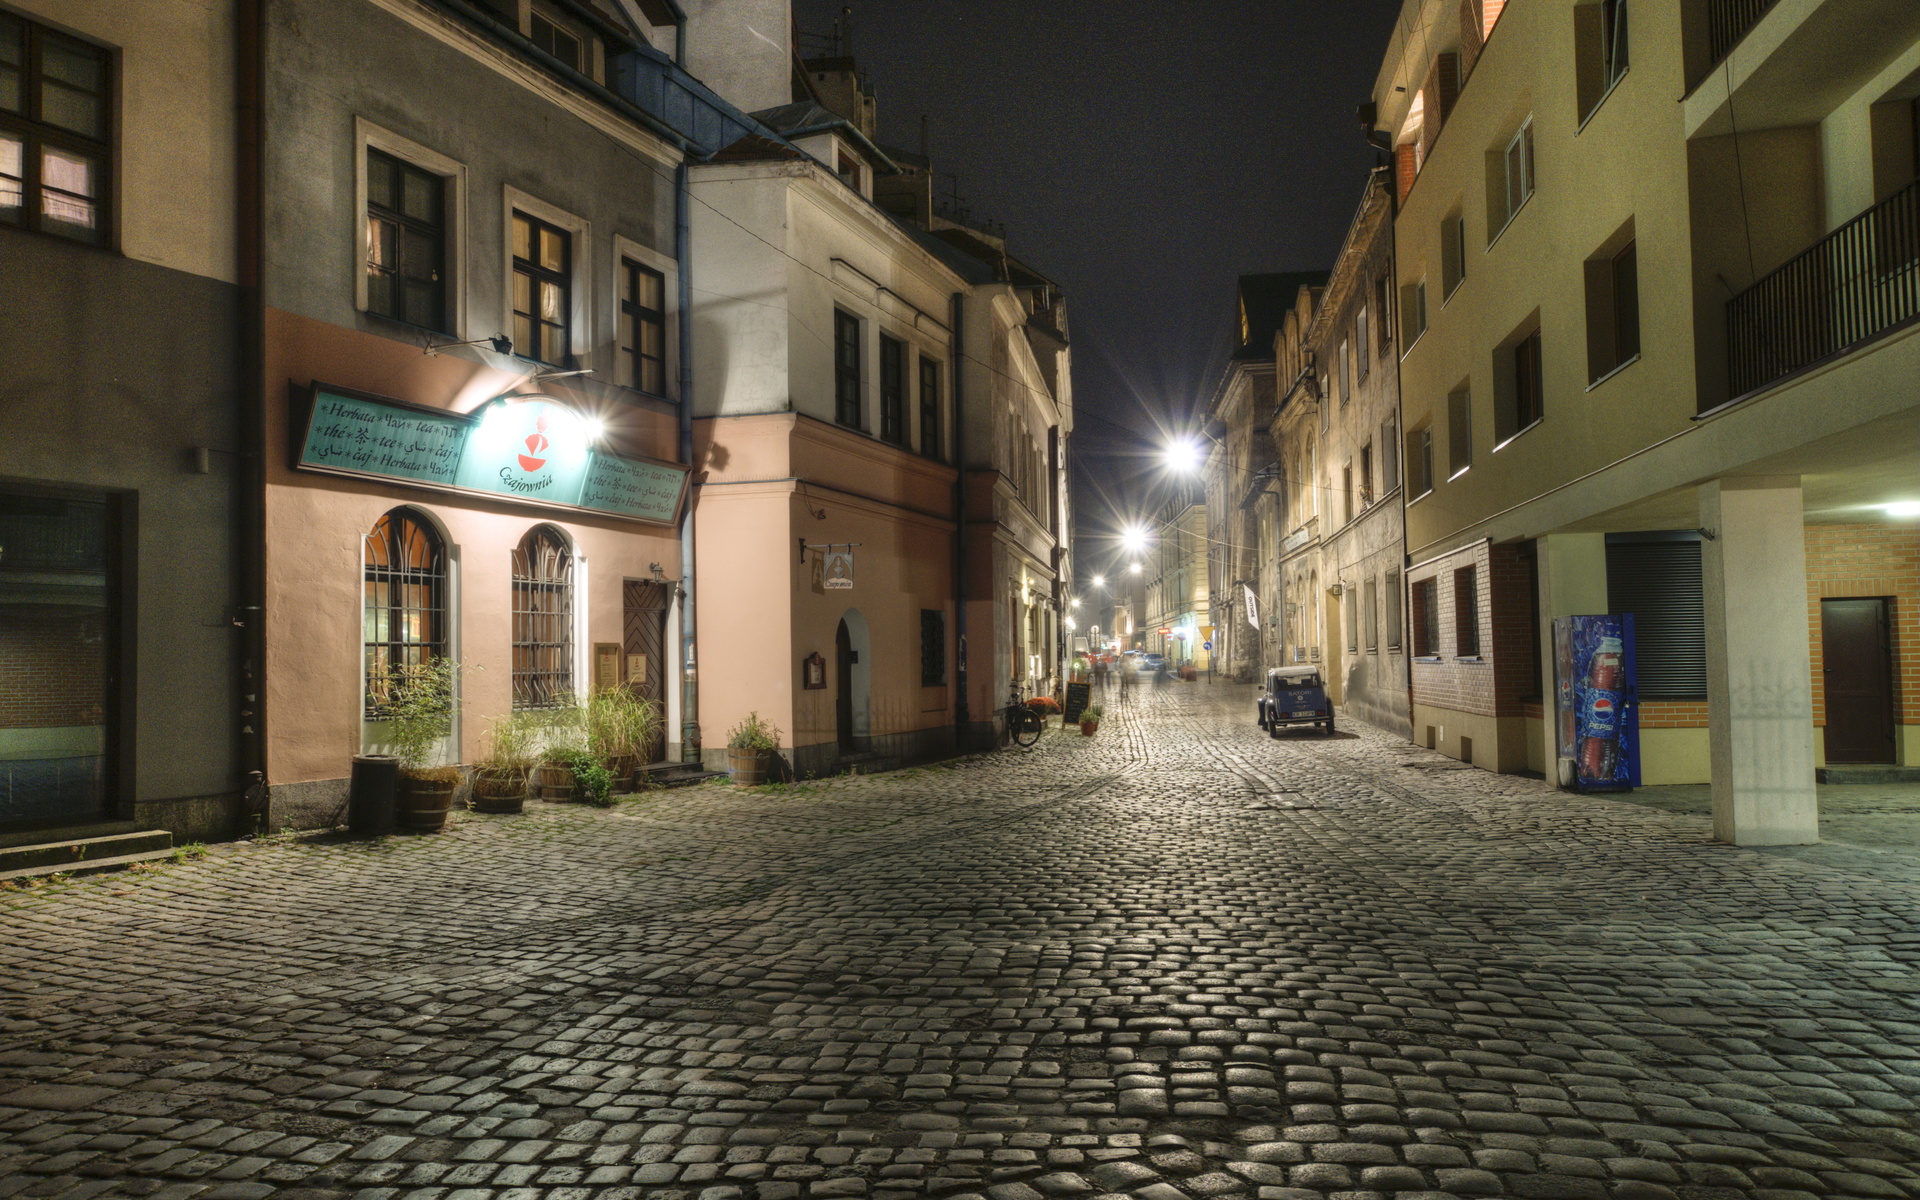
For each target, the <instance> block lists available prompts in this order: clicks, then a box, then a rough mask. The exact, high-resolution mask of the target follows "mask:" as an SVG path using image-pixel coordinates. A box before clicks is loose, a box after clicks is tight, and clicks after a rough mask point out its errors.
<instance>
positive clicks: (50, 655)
mask: <svg viewBox="0 0 1920 1200" xmlns="http://www.w3.org/2000/svg"><path fill="white" fill-rule="evenodd" d="M112 518H113V514H112V511H111V509H110V507H109V504H108V502H107V500H106V498H105V497H96V498H74V497H71V496H54V495H46V494H34V493H29V492H20V491H11V490H5V489H0V828H6V827H19V826H32V825H55V824H67V823H73V822H82V821H89V820H98V819H101V818H103V817H106V816H108V815H109V812H108V809H109V797H110V794H111V792H110V785H109V777H110V775H111V766H112V764H111V761H110V756H109V749H108V748H109V745H110V744H111V740H110V737H109V729H110V724H111V720H112V711H111V710H112V706H113V703H112V688H111V686H110V675H111V671H110V668H111V664H112V661H113V642H114V630H115V628H116V625H115V614H114V602H113V601H114V580H113V578H112V575H113V572H112V562H111V549H112V544H113V537H112V534H113V520H112Z"/></svg>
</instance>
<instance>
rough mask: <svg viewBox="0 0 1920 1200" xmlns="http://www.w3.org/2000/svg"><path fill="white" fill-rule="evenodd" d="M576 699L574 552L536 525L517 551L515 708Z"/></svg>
mask: <svg viewBox="0 0 1920 1200" xmlns="http://www.w3.org/2000/svg"><path fill="white" fill-rule="evenodd" d="M573 701H574V687H573V552H572V551H571V550H569V549H568V547H567V540H566V538H565V537H563V536H562V535H561V533H560V531H559V530H557V529H555V528H554V527H553V526H551V525H536V526H534V527H533V528H532V529H530V530H528V531H527V536H525V537H523V538H521V539H520V544H519V545H518V546H516V547H514V551H513V707H514V708H516V709H528V708H560V707H563V706H565V705H568V704H571V703H573Z"/></svg>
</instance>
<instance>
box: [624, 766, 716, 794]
mask: <svg viewBox="0 0 1920 1200" xmlns="http://www.w3.org/2000/svg"><path fill="white" fill-rule="evenodd" d="M637 774H638V778H639V780H640V782H641V783H645V784H652V785H653V786H655V787H669V788H676V787H691V786H693V785H694V784H696V783H705V782H706V781H707V780H709V779H724V778H726V775H727V773H726V772H725V771H709V770H707V769H706V768H705V767H703V766H701V765H700V764H699V763H683V762H657V763H649V764H647V765H646V766H644V767H641V768H640V770H639V772H638V773H637Z"/></svg>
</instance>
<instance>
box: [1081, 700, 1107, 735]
mask: <svg viewBox="0 0 1920 1200" xmlns="http://www.w3.org/2000/svg"><path fill="white" fill-rule="evenodd" d="M1105 713H1106V707H1105V706H1104V705H1100V704H1089V705H1088V706H1087V707H1086V708H1085V709H1083V710H1082V711H1081V713H1080V736H1081V737H1092V736H1093V733H1094V730H1096V729H1099V728H1100V718H1101V717H1102V716H1103V715H1105Z"/></svg>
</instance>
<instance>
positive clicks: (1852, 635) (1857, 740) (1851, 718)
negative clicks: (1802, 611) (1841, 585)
mask: <svg viewBox="0 0 1920 1200" xmlns="http://www.w3.org/2000/svg"><path fill="white" fill-rule="evenodd" d="M1890 632H1891V631H1890V628H1889V622H1888V620H1887V602H1886V600H1885V598H1884V597H1874V598H1871V599H1866V600H1822V601H1821V602H1820V646H1821V656H1822V658H1823V660H1824V672H1825V677H1826V694H1827V729H1826V743H1827V761H1828V762H1830V763H1890V762H1892V761H1893V653H1892V651H1893V644H1892V640H1891V638H1890V636H1889V634H1890Z"/></svg>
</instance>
